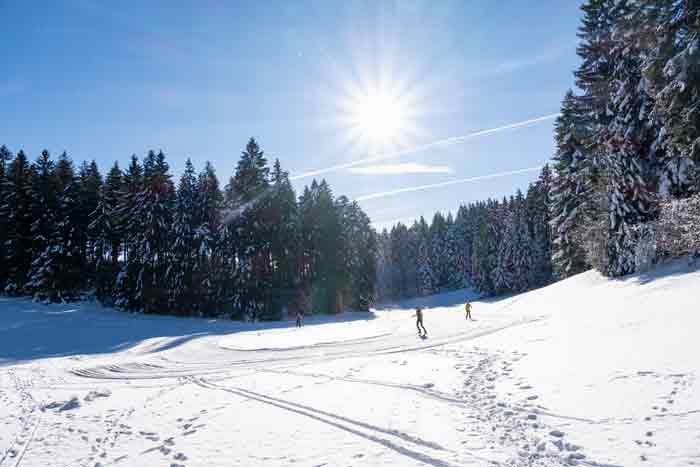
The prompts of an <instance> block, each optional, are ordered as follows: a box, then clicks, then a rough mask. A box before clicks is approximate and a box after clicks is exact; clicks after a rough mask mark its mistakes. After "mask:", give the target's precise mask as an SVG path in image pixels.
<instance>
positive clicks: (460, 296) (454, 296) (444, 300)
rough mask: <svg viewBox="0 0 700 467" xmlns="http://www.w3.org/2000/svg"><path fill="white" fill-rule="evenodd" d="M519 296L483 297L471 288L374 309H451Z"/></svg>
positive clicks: (383, 305)
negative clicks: (467, 304)
mask: <svg viewBox="0 0 700 467" xmlns="http://www.w3.org/2000/svg"><path fill="white" fill-rule="evenodd" d="M518 295H519V294H504V295H497V296H489V297H484V296H482V295H481V294H480V293H479V292H476V291H475V290H473V289H471V288H464V289H459V290H452V291H449V292H443V293H438V294H435V295H428V296H425V297H413V298H408V299H404V300H401V301H387V302H383V303H380V304H378V305H376V306H375V307H374V309H375V310H378V311H387V310H415V309H416V308H417V307H421V308H424V309H431V308H452V307H455V306H457V305H464V304H465V303H467V302H470V303H472V304H474V303H477V304H478V303H499V302H502V301H506V300H509V299H512V298H514V297H516V296H518Z"/></svg>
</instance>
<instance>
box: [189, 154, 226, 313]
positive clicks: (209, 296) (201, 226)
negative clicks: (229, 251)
mask: <svg viewBox="0 0 700 467" xmlns="http://www.w3.org/2000/svg"><path fill="white" fill-rule="evenodd" d="M196 194H197V197H196V206H195V210H194V212H195V215H196V223H197V224H196V225H197V228H196V230H195V232H194V247H195V254H196V262H195V265H194V271H193V283H194V286H195V287H196V293H197V303H198V308H199V312H200V314H201V315H204V316H215V315H216V313H217V312H218V311H219V310H221V309H223V305H224V303H225V297H226V293H225V289H224V287H225V284H226V274H225V273H224V264H225V258H224V255H223V251H222V249H221V244H222V242H221V234H222V232H223V229H222V226H221V208H222V205H223V195H222V193H221V190H220V189H219V180H218V179H217V178H216V172H215V171H214V167H213V166H212V165H211V163H210V162H206V163H205V165H204V170H203V171H202V172H200V174H199V176H198V178H197V188H196Z"/></svg>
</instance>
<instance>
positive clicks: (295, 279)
mask: <svg viewBox="0 0 700 467" xmlns="http://www.w3.org/2000/svg"><path fill="white" fill-rule="evenodd" d="M271 184H272V189H271V192H270V195H269V196H270V229H271V232H270V255H271V260H272V265H273V279H272V293H273V297H274V300H273V302H274V303H272V308H271V310H270V314H271V315H272V316H274V317H278V318H279V317H282V313H283V308H284V307H286V305H287V304H288V303H293V302H295V301H296V294H295V292H294V289H295V288H296V287H297V286H298V285H299V280H300V278H299V275H298V268H299V266H298V261H299V254H300V251H299V229H298V225H299V213H298V210H297V204H296V195H295V193H294V189H293V188H292V184H291V182H290V181H289V174H288V173H287V172H286V171H284V170H282V165H281V164H280V161H279V159H276V160H275V163H274V165H273V169H272V174H271Z"/></svg>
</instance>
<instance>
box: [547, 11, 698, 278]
mask: <svg viewBox="0 0 700 467" xmlns="http://www.w3.org/2000/svg"><path fill="white" fill-rule="evenodd" d="M582 10H583V13H584V16H583V20H582V24H581V26H580V28H579V32H578V36H579V38H580V44H579V46H578V55H579V56H580V57H581V64H580V65H579V67H578V69H577V70H575V72H574V76H575V78H576V86H577V88H578V90H577V91H576V92H574V91H570V92H568V93H567V94H566V96H565V97H564V101H563V104H562V110H561V116H560V117H559V119H558V120H557V122H556V126H555V139H556V145H557V151H556V155H555V157H554V163H553V168H554V171H555V174H556V176H555V178H554V186H553V193H552V200H553V203H552V206H551V210H552V220H553V222H552V227H553V237H554V256H553V260H554V268H555V271H556V274H557V276H558V277H567V276H569V275H572V274H576V273H578V272H581V271H583V270H585V269H587V268H589V267H591V266H592V267H595V268H596V269H598V270H600V271H601V272H603V273H604V274H606V275H609V276H620V275H623V274H628V273H632V272H634V271H636V270H639V269H640V267H641V266H642V265H646V264H649V263H650V262H654V261H656V260H657V259H658V257H660V256H664V255H674V254H680V253H682V252H687V251H689V248H690V247H691V245H690V244H686V245H685V246H683V245H676V246H675V247H674V248H672V249H670V250H669V247H668V242H666V241H665V240H664V238H667V237H668V236H669V235H671V236H674V235H675V234H674V233H672V232H668V231H667V228H668V227H669V226H670V223H669V222H668V219H669V218H672V217H674V216H673V215H671V213H672V211H674V210H677V209H678V208H679V207H680V208H681V209H690V207H691V206H695V205H697V203H695V204H694V203H678V202H675V201H674V200H680V199H684V198H687V197H690V196H692V195H693V194H694V193H697V192H698V191H700V177H699V175H700V173H699V172H698V164H699V163H700V144H699V143H700V139H699V138H700V66H699V64H700V36H699V33H700V3H698V2H696V1H691V0H627V1H625V0H589V1H587V2H586V3H585V4H584V5H583V6H582ZM664 211H668V212H664ZM682 217H683V216H681V217H679V219H680V218H682ZM686 217H687V216H686ZM660 218H661V220H663V222H659V221H658V220H659V219H660ZM679 238H680V237H679Z"/></svg>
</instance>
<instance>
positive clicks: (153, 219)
mask: <svg viewBox="0 0 700 467" xmlns="http://www.w3.org/2000/svg"><path fill="white" fill-rule="evenodd" d="M174 197H175V192H174V188H173V183H172V180H171V178H170V174H169V167H168V164H167V163H166V162H165V156H164V155H163V153H162V152H159V153H158V155H156V156H154V155H153V151H151V152H149V154H148V155H147V156H146V159H145V161H144V185H143V188H142V190H141V191H140V192H139V193H138V194H137V196H136V200H135V206H134V209H133V211H132V215H133V216H135V219H138V220H139V224H138V225H137V226H136V229H135V230H136V231H135V241H134V243H135V245H137V248H136V250H137V251H138V256H139V257H140V258H138V259H139V260H140V264H138V266H140V267H139V268H138V269H137V271H138V274H137V281H136V290H135V294H134V301H135V303H136V304H137V306H138V305H140V307H142V308H143V310H144V312H146V313H156V312H158V313H164V312H166V311H167V309H168V308H167V307H168V288H167V285H166V271H167V266H168V260H169V245H170V240H171V235H170V233H171V229H170V226H171V224H172V219H173V204H174V201H175V200H174Z"/></svg>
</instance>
